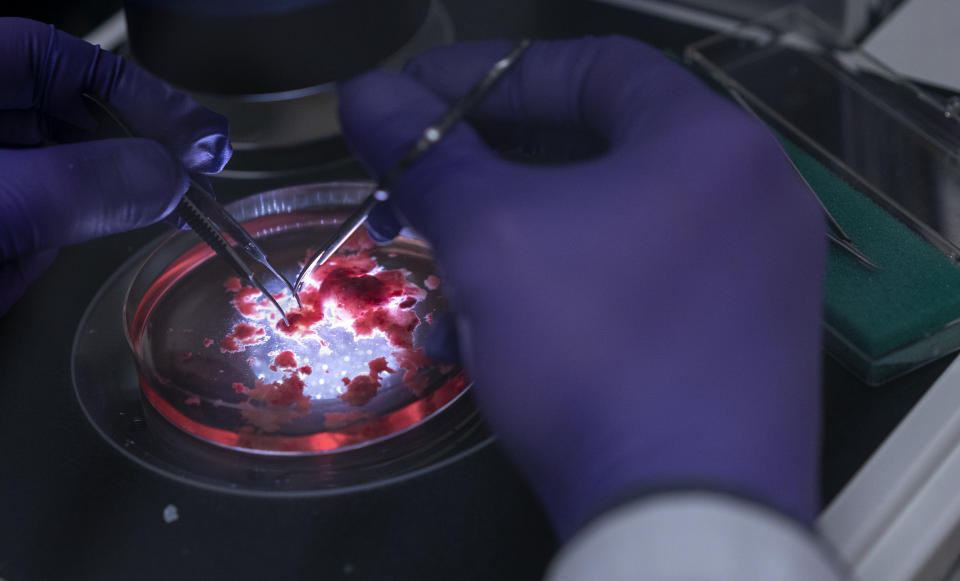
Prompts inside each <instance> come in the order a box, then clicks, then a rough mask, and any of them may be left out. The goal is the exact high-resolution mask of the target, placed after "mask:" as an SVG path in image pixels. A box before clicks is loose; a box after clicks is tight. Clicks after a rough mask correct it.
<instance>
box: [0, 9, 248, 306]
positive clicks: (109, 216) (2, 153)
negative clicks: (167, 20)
mask: <svg viewBox="0 0 960 581" xmlns="http://www.w3.org/2000/svg"><path fill="white" fill-rule="evenodd" d="M85 92H86V93H93V94H96V95H98V96H101V97H105V98H106V99H107V100H108V101H109V102H110V103H111V104H112V105H113V106H114V107H115V108H116V109H117V111H118V112H119V113H120V114H121V115H123V116H124V117H126V119H127V120H128V121H129V122H130V123H131V124H132V125H133V126H134V127H135V128H136V129H137V131H138V132H139V133H140V134H141V135H144V136H145V137H146V138H143V139H109V140H100V141H90V142H81V143H69V144H64V145H51V144H52V143H57V142H64V141H75V140H77V139H79V138H82V137H83V136H84V135H87V134H89V132H91V131H92V130H94V129H95V128H96V122H95V120H94V118H93V117H92V116H91V115H90V113H89V112H88V110H87V108H86V105H85V103H84V100H83V99H82V97H81V95H82V93H85ZM230 154H231V149H230V144H229V139H228V130H227V121H226V119H225V118H223V117H222V116H220V115H218V114H216V113H213V112H211V111H209V110H207V109H205V108H203V107H201V106H200V105H199V104H197V103H196V102H195V101H194V100H193V99H191V98H189V97H187V96H186V95H184V94H182V93H179V92H177V91H174V90H173V89H171V88H170V87H169V86H168V85H166V84H165V83H163V82H162V81H160V80H158V79H156V78H155V77H153V76H151V75H150V74H149V73H147V72H145V71H143V70H142V69H140V68H139V67H137V66H135V65H133V64H131V63H127V62H125V61H124V60H123V59H121V58H120V57H118V56H116V55H114V54H111V53H109V52H107V51H103V50H100V48H99V47H96V46H93V45H91V44H89V43H86V42H84V41H82V40H80V39H78V38H75V37H72V36H70V35H68V34H66V33H64V32H61V31H58V30H55V29H54V28H53V27H52V26H50V25H48V24H42V23H39V22H34V21H31V20H24V19H20V18H0V314H2V313H3V312H4V311H6V310H7V309H8V308H9V307H10V305H11V304H13V302H14V301H15V300H16V299H17V298H18V297H19V296H20V295H21V294H22V293H23V291H24V289H25V288H26V286H27V285H28V284H30V282H32V281H33V280H34V279H35V278H36V277H37V276H39V275H40V273H42V272H43V271H44V270H45V269H46V268H47V267H48V266H49V265H50V263H51V262H52V261H53V259H54V257H55V255H56V251H57V248H59V247H60V246H64V245H67V244H73V243H76V242H81V241H83V240H88V239H90V238H93V237H97V236H104V235H107V234H111V233H114V232H121V231H125V230H130V229H133V228H138V227H140V226H146V225H148V224H151V223H153V222H156V221H157V220H159V219H161V218H163V217H164V216H166V215H167V214H169V213H170V211H171V210H173V208H174V207H175V206H176V204H177V202H178V201H179V199H180V196H181V195H182V194H183V193H184V192H185V191H186V190H187V174H186V171H184V168H186V169H187V170H189V171H191V172H198V173H216V172H218V171H220V170H221V169H222V168H223V166H224V165H225V164H226V163H227V161H228V160H229V159H230Z"/></svg>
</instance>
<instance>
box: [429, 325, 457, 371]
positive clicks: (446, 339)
mask: <svg viewBox="0 0 960 581" xmlns="http://www.w3.org/2000/svg"><path fill="white" fill-rule="evenodd" d="M423 347H424V352H426V354H427V357H430V358H431V359H435V360H437V361H442V362H444V363H455V364H460V363H461V358H460V342H459V341H458V340H457V326H456V323H455V320H454V317H453V315H451V314H450V313H444V314H442V315H439V316H437V317H436V318H435V319H434V323H433V326H432V327H431V328H430V332H429V333H428V334H427V339H426V341H425V342H424V346H423Z"/></svg>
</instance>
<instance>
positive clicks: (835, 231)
mask: <svg viewBox="0 0 960 581" xmlns="http://www.w3.org/2000/svg"><path fill="white" fill-rule="evenodd" d="M723 86H724V88H725V89H726V90H727V92H728V93H729V94H730V96H731V97H733V100H734V101H736V102H737V104H738V105H740V107H742V108H743V109H744V110H745V111H746V112H747V113H749V114H750V115H752V116H753V117H755V118H756V119H757V120H758V121H760V122H761V123H764V121H763V119H762V118H761V117H760V115H759V114H758V113H757V112H756V110H755V109H754V108H753V107H751V106H750V104H749V103H747V100H746V99H744V98H743V95H741V94H740V92H739V91H737V90H736V89H734V88H732V87H730V86H729V85H728V84H726V83H724V84H723ZM783 156H784V157H785V158H786V159H787V161H788V162H790V165H791V166H792V167H793V171H794V172H796V174H797V175H798V176H799V177H800V180H801V181H802V182H803V183H804V185H806V186H807V190H809V191H810V195H811V196H813V199H815V200H816V201H817V203H818V204H820V208H821V209H823V214H824V216H826V218H827V226H828V227H829V230H828V231H827V240H829V241H830V242H832V243H833V244H836V245H837V246H839V247H840V249H841V250H844V251H846V252H847V253H848V254H849V255H850V256H852V257H853V258H854V260H856V261H857V262H859V263H860V264H861V265H863V266H864V267H865V268H867V269H869V270H879V269H880V267H879V266H877V264H876V263H875V262H873V261H872V260H870V257H868V256H867V255H866V254H864V253H863V251H861V250H860V249H859V248H857V246H856V245H855V244H854V243H853V240H852V239H851V238H850V237H849V236H848V235H847V233H846V232H844V231H843V228H842V227H841V226H840V223H839V222H837V220H836V218H834V217H833V215H832V214H830V210H828V209H827V206H826V205H825V204H824V203H823V201H822V200H821V199H820V196H818V195H817V194H816V191H815V190H814V189H813V188H812V187H811V186H810V182H808V181H807V178H805V177H803V173H802V172H801V171H800V168H798V167H797V164H795V163H794V162H793V160H792V159H791V158H790V156H789V155H787V152H786V151H784V152H783Z"/></svg>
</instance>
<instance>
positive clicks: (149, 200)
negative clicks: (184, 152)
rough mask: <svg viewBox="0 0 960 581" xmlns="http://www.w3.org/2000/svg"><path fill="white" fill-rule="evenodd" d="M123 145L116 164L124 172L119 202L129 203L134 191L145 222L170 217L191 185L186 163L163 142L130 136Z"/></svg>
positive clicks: (120, 182)
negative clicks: (184, 166)
mask: <svg viewBox="0 0 960 581" xmlns="http://www.w3.org/2000/svg"><path fill="white" fill-rule="evenodd" d="M129 141H130V143H127V144H124V149H123V150H122V153H121V156H122V157H123V159H122V160H121V161H119V162H118V164H117V167H118V168H122V169H120V171H121V172H123V175H122V179H121V180H119V181H117V182H116V183H117V184H118V185H120V186H121V187H122V188H124V190H123V191H118V192H116V197H117V200H116V201H117V202H118V205H119V204H123V203H127V204H129V198H130V197H131V192H135V194H134V195H135V196H136V201H137V205H138V207H139V212H138V214H139V215H140V220H142V221H144V224H131V226H132V227H135V226H138V225H146V224H151V223H153V222H156V221H158V220H161V219H162V218H165V217H166V216H168V215H169V214H170V213H171V212H172V211H173V209H174V208H175V207H176V206H177V203H178V202H179V201H180V198H181V196H183V194H184V192H186V191H187V188H188V187H189V177H188V176H187V172H186V170H185V169H184V168H183V165H182V164H181V163H180V162H179V161H178V160H177V159H175V158H174V157H173V156H172V155H170V153H169V152H168V151H167V149H166V148H165V147H163V145H161V144H160V143H158V142H156V141H153V140H152V139H131V140H129Z"/></svg>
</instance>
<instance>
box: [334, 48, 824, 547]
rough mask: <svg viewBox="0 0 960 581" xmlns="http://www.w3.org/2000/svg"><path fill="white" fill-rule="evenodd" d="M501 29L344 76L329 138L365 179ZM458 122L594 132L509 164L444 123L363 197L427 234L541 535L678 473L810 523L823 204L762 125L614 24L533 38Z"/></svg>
mask: <svg viewBox="0 0 960 581" xmlns="http://www.w3.org/2000/svg"><path fill="white" fill-rule="evenodd" d="M509 49H510V45H509V44H508V43H504V42H489V43H478V44H463V45H455V46H452V47H447V48H442V49H438V50H436V51H433V52H431V53H428V54H427V55H425V56H423V57H421V58H418V59H417V60H415V61H414V62H413V63H411V64H410V66H408V68H407V70H406V72H405V73H404V74H390V73H385V72H374V73H370V74H367V75H364V76H362V77H360V78H358V79H356V80H353V81H351V82H350V83H347V84H346V85H345V86H343V88H342V90H341V95H340V99H341V121H342V125H343V127H344V132H345V136H346V137H347V139H348V142H349V143H350V145H351V146H352V147H353V149H354V150H355V152H356V153H357V154H358V155H359V156H360V158H361V159H362V160H364V161H365V162H366V163H367V164H368V165H369V166H370V167H371V168H372V170H373V171H374V173H376V174H377V175H378V176H382V175H383V174H384V172H386V171H388V170H389V168H391V167H392V166H393V164H394V163H395V162H396V161H397V160H398V159H399V158H400V157H401V156H402V154H403V153H404V151H405V150H406V149H407V147H409V145H410V144H411V143H412V142H413V141H414V140H415V139H417V138H418V137H419V136H420V134H421V133H422V131H423V130H424V128H425V127H427V126H428V125H430V124H431V123H432V122H433V121H434V120H435V119H436V118H438V117H439V116H440V115H441V114H442V113H443V112H444V111H445V109H446V108H447V107H448V106H449V103H451V102H453V101H454V100H455V99H456V98H458V97H459V96H461V95H463V94H464V93H465V92H466V91H467V90H468V88H469V87H470V86H471V85H472V84H473V83H474V82H475V81H476V79H478V78H480V77H481V76H482V75H483V74H484V72H485V71H486V70H487V69H488V68H489V67H490V66H491V64H492V63H493V62H495V61H496V60H497V59H499V58H501V57H502V56H504V55H505V54H507V52H508V51H509ZM471 121H472V122H473V123H474V124H475V125H476V126H477V127H481V128H487V127H490V126H497V127H500V128H503V127H504V126H510V125H512V126H514V127H516V128H517V129H518V131H517V132H515V133H511V132H509V131H499V132H498V133H497V134H498V135H500V136H504V135H522V136H523V140H524V141H525V143H527V144H530V143H534V144H535V143H537V142H538V139H539V142H540V143H541V144H543V143H545V142H544V141H543V139H540V138H542V137H543V136H546V135H551V134H554V133H556V130H557V129H572V130H577V131H580V132H593V133H594V134H596V135H598V136H600V137H601V138H602V140H603V141H604V142H605V143H606V149H605V150H604V151H603V152H602V153H600V154H599V155H597V156H595V157H593V158H592V159H589V160H586V161H580V162H577V163H570V164H566V165H556V164H552V165H529V164H524V163H517V162H511V161H506V160H504V159H502V158H501V157H499V156H498V155H497V154H496V153H495V152H494V151H493V150H491V148H490V147H488V146H487V145H486V144H485V143H484V142H483V141H482V140H481V139H480V138H479V137H478V134H477V133H476V132H475V131H474V130H473V129H472V128H471V127H468V126H467V125H465V124H461V125H460V126H459V127H458V128H456V129H455V130H453V131H452V132H451V134H450V135H449V136H448V137H447V138H446V139H445V140H444V141H442V142H440V143H439V144H438V145H437V146H436V147H435V148H434V149H432V150H431V151H430V152H428V153H427V154H426V155H424V156H423V157H422V158H421V159H420V160H419V161H418V162H417V163H416V164H415V165H413V167H411V168H410V169H409V171H408V172H406V173H405V174H404V175H402V176H401V177H400V179H399V180H398V181H397V182H396V184H395V186H394V189H393V193H392V197H391V199H390V201H389V202H388V204H389V205H388V206H386V207H385V208H386V210H381V212H383V211H389V212H390V213H391V214H392V215H393V216H394V217H396V219H397V220H398V222H399V223H401V224H407V225H411V226H413V228H415V229H416V230H417V231H419V232H420V233H421V234H423V235H424V236H425V237H426V238H427V239H428V240H429V241H430V242H431V244H432V245H433V247H434V250H435V254H436V258H437V261H438V263H439V267H440V269H441V271H442V273H443V283H444V288H445V291H446V292H447V294H448V295H449V296H450V297H451V299H452V303H453V304H452V307H453V311H454V313H455V315H456V317H457V327H458V333H459V338H460V350H461V353H462V355H463V358H464V363H465V364H466V366H467V368H468V371H469V373H470V375H471V376H472V377H473V378H474V380H475V381H476V388H475V394H476V397H477V399H478V401H479V404H480V406H481V409H482V411H483V412H484V414H485V415H486V417H487V419H488V420H489V422H490V424H491V426H492V427H493V429H494V430H495V432H496V433H497V434H498V435H499V436H500V438H501V440H502V442H503V445H504V446H505V447H506V448H507V450H508V451H509V453H510V454H511V455H512V456H513V458H514V459H515V460H516V462H517V464H518V466H519V467H520V469H521V470H522V471H523V472H524V473H525V474H526V476H527V478H528V480H529V482H530V483H531V485H532V486H533V488H534V489H535V490H536V492H537V493H538V494H539V496H540V497H541V499H542V500H543V503H544V506H545V507H546V509H547V512H548V513H549V514H550V516H551V517H552V519H553V521H554V523H555V525H556V529H557V531H558V533H559V534H560V535H561V536H562V537H566V536H568V535H570V534H571V533H572V532H573V531H574V530H576V528H577V527H578V526H580V525H581V524H582V523H583V521H584V519H586V518H588V517H589V516H590V515H591V513H593V512H595V511H596V510H598V509H599V508H600V507H602V506H603V505H605V504H606V503H610V502H612V501H613V500H615V499H617V498H620V497H622V496H623V495H631V494H644V493H651V492H655V491H657V490H663V489H675V488H704V489H708V490H724V491H732V492H734V493H736V494H740V495H743V496H746V497H749V498H752V499H755V500H757V501H759V502H762V503H765V504H768V505H770V506H772V507H775V508H776V509H778V510H780V511H783V512H785V513H787V514H789V515H791V516H793V517H795V518H797V519H799V520H801V521H802V522H805V523H810V522H812V520H813V518H814V515H815V514H816V510H817V507H818V503H817V486H818V477H817V473H818V437H819V418H820V408H819V380H820V357H821V355H820V296H821V282H822V278H823V266H824V258H825V254H826V249H825V242H824V240H825V237H824V224H823V217H822V215H821V210H820V207H819V206H818V205H817V203H816V201H815V200H814V199H813V197H812V194H811V193H810V192H809V191H808V190H807V189H806V187H805V186H804V184H803V183H802V182H801V181H800V179H799V178H798V176H797V175H796V174H795V172H794V170H793V169H792V168H791V166H790V165H789V163H788V162H787V160H786V159H785V157H784V155H783V153H782V152H781V151H780V149H779V148H778V146H777V143H776V141H775V140H774V138H773V137H772V136H771V135H770V134H769V132H768V131H767V130H766V129H765V128H764V127H763V126H762V125H760V124H759V123H758V122H757V121H755V120H754V119H753V118H751V117H750V116H749V115H747V114H745V113H744V112H742V111H740V110H739V109H737V108H736V107H735V106H733V105H731V104H730V103H728V102H727V101H725V100H724V99H722V98H720V97H719V96H717V95H715V94H714V93H713V92H712V91H710V90H708V89H707V88H706V87H705V86H703V85H702V84H701V83H700V82H699V81H698V80H697V79H695V78H694V77H693V76H692V75H690V74H689V73H688V72H686V71H685V70H683V69H682V68H681V67H679V66H678V65H676V64H675V63H673V62H671V61H670V60H669V59H667V58H665V57H664V56H663V55H661V54H660V53H659V52H657V51H655V50H653V49H651V48H649V47H647V46H644V45H642V44H641V43H639V42H635V41H632V40H627V39H623V38H602V39H585V40H578V41H563V42H541V43H535V44H534V45H533V46H532V47H531V48H530V49H529V51H528V52H527V54H526V55H525V56H524V57H523V59H522V60H521V61H520V62H519V63H518V65H517V66H516V68H515V69H513V70H511V71H510V72H509V73H508V74H507V75H506V76H505V77H504V78H503V80H502V81H501V82H500V84H499V85H498V86H497V87H496V88H495V89H494V91H493V92H492V93H491V94H490V96H489V97H488V98H487V99H486V100H485V101H484V102H483V103H482V104H481V106H480V107H479V109H478V111H477V112H476V115H475V116H474V118H473V119H472V120H471ZM494 145H496V146H497V147H498V148H512V147H514V146H516V145H517V144H516V143H509V142H498V143H495V144H494ZM375 226H376V224H375Z"/></svg>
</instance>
